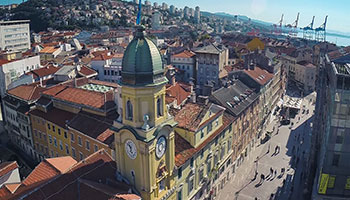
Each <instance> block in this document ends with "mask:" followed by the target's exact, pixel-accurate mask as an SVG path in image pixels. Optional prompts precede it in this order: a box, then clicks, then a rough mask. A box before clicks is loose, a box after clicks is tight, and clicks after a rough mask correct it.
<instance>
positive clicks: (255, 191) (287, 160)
mask: <svg viewBox="0 0 350 200" xmlns="http://www.w3.org/2000/svg"><path fill="white" fill-rule="evenodd" d="M310 98H313V99H315V93H312V94H311V95H309V96H307V97H305V98H303V102H302V107H301V110H300V112H299V114H298V115H297V116H296V117H295V118H294V119H292V120H291V122H293V123H294V125H293V126H291V125H286V126H280V127H279V122H278V119H277V117H275V116H272V120H271V122H270V123H272V124H273V126H274V127H275V130H274V132H273V136H272V138H271V139H270V140H269V141H268V142H266V143H265V144H261V145H258V146H257V147H256V148H255V149H254V150H253V151H252V152H251V153H250V155H249V158H248V159H246V160H245V162H243V163H242V164H241V165H240V166H239V167H238V168H237V169H236V173H235V175H234V178H233V179H231V180H230V182H229V183H227V184H226V185H225V187H224V188H223V189H222V190H221V191H220V192H219V194H218V196H217V198H216V199H219V200H226V199H236V200H245V199H253V200H254V199H259V200H265V199H283V200H284V199H286V200H288V199H298V200H302V199H303V190H304V184H303V183H304V182H305V180H304V179H302V178H300V177H301V174H302V173H303V175H305V173H306V172H305V170H304V166H305V165H306V162H307V160H308V154H309V147H310V138H311V128H310V123H311V121H312V115H313V110H314V105H313V104H312V102H310V100H309V99H310ZM303 105H305V110H307V109H309V114H306V111H305V113H304V114H302V109H303ZM299 117H300V119H299ZM276 146H278V147H279V148H278V147H277V148H276ZM293 147H294V148H293ZM293 149H294V150H293ZM275 150H277V151H276V152H275ZM303 155H304V157H303ZM257 158H258V159H257ZM271 170H272V171H273V172H272V174H271V173H270V171H271ZM281 170H282V171H281ZM256 172H257V173H256ZM262 174H263V175H264V177H265V179H264V180H262V177H261V175H262Z"/></svg>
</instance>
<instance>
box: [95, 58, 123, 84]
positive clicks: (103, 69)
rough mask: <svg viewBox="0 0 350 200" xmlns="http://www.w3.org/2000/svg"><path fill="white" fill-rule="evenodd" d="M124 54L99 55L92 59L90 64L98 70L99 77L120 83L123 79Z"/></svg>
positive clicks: (102, 79) (99, 78)
mask: <svg viewBox="0 0 350 200" xmlns="http://www.w3.org/2000/svg"><path fill="white" fill-rule="evenodd" d="M122 60H123V54H114V55H110V54H108V55H99V56H96V57H95V58H93V59H92V60H91V63H90V66H91V68H92V69H94V70H95V71H97V72H98V75H97V79H98V80H101V81H108V82H113V83H118V82H119V81H120V80H121V70H122Z"/></svg>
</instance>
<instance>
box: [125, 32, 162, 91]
mask: <svg viewBox="0 0 350 200" xmlns="http://www.w3.org/2000/svg"><path fill="white" fill-rule="evenodd" d="M144 30H145V29H144V27H142V26H139V27H137V31H136V32H135V35H134V39H133V40H132V41H131V42H130V44H129V45H128V47H127V48H126V50H125V52H124V57H123V62H122V84H126V85H148V84H157V83H163V82H165V81H166V78H165V77H164V65H163V60H162V57H161V55H160V52H159V50H158V48H157V46H156V44H155V43H154V42H153V41H152V40H150V39H149V38H147V37H146V33H145V31H144Z"/></svg>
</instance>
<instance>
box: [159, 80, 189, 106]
mask: <svg viewBox="0 0 350 200" xmlns="http://www.w3.org/2000/svg"><path fill="white" fill-rule="evenodd" d="M166 87H167V88H166V96H165V101H167V102H172V101H173V100H175V99H176V100H177V104H181V103H182V102H184V101H185V100H186V99H187V98H188V97H189V96H190V95H191V93H190V92H187V91H186V90H184V89H183V88H182V87H181V86H180V84H179V83H175V85H167V86H166Z"/></svg>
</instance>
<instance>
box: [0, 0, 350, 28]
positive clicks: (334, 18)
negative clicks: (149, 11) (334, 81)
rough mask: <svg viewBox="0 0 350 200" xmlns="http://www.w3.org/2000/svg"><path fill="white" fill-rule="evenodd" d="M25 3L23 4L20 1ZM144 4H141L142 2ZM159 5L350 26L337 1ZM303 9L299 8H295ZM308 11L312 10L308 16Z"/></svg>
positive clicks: (173, 0)
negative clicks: (197, 7) (312, 20)
mask: <svg viewBox="0 0 350 200" xmlns="http://www.w3.org/2000/svg"><path fill="white" fill-rule="evenodd" d="M22 1H23V0H11V1H9V0H1V1H0V5H4V4H9V3H21V2H22ZM24 1H26V0H24ZM143 2H144V0H143ZM151 2H152V3H153V2H157V3H158V4H161V3H163V2H165V3H167V4H169V6H170V5H172V4H173V5H175V6H176V7H179V8H183V7H185V6H188V7H193V8H194V7H195V6H199V7H200V8H201V11H208V12H213V13H215V12H226V13H228V14H232V15H246V16H247V17H250V18H252V19H257V20H262V21H266V22H270V23H277V22H278V21H279V20H280V18H281V15H282V14H284V20H283V24H284V25H286V24H292V23H293V22H294V21H295V19H296V16H297V14H298V12H299V13H300V18H299V24H298V26H299V27H305V26H307V25H309V24H310V23H311V19H312V17H313V16H315V23H314V28H316V27H319V26H320V25H321V24H322V23H323V22H324V19H325V16H326V15H328V22H327V29H329V30H332V31H339V32H343V33H347V34H350V23H349V22H347V21H346V20H343V19H345V18H346V16H348V15H347V14H346V13H347V12H346V8H347V6H342V5H346V4H349V6H350V3H349V2H347V1H346V0H340V1H338V3H337V4H334V3H332V1H330V0H324V1H321V2H318V1H316V0H310V1H306V2H304V1H302V0H296V1H288V2H285V1H276V0H249V1H244V2H242V1H233V2H232V1H228V0H220V1H219V2H220V4H215V6H212V5H211V4H212V1H210V0H202V1H198V0H194V1H190V2H189V1H185V0H156V1H154V0H152V1H151ZM228 3H229V4H232V5H234V6H232V7H231V6H227V4H228ZM299 5H303V6H299ZM270 7H271V9H272V10H276V12H270V9H269V8H270ZM309 10H313V12H310V11H309Z"/></svg>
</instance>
